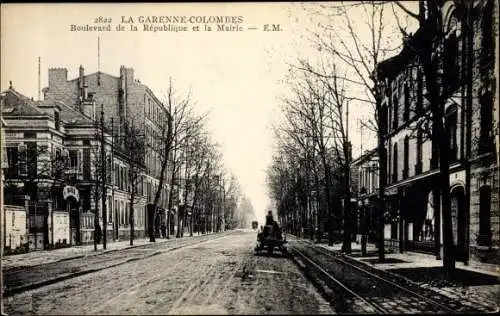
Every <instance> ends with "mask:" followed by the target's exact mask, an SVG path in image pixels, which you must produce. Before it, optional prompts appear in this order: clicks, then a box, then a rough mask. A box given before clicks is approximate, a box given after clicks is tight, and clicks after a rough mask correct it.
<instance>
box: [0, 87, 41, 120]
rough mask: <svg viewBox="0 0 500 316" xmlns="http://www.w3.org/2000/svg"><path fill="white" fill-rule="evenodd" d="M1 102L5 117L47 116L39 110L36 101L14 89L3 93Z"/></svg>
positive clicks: (0, 98)
mask: <svg viewBox="0 0 500 316" xmlns="http://www.w3.org/2000/svg"><path fill="white" fill-rule="evenodd" d="M0 100H1V101H0V102H1V108H2V115H3V116H4V117H15V116H41V115H45V113H44V112H43V111H41V110H40V109H38V107H37V106H36V103H35V101H33V100H32V99H30V98H28V97H27V96H25V95H23V94H21V93H19V92H17V91H16V90H14V88H12V87H10V88H9V89H7V90H5V91H3V92H2V94H1V97H0Z"/></svg>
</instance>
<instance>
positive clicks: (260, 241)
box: [255, 222, 288, 255]
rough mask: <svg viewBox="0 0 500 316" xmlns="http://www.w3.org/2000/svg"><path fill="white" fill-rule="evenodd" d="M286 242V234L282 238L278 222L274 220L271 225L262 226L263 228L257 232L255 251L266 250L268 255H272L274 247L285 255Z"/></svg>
mask: <svg viewBox="0 0 500 316" xmlns="http://www.w3.org/2000/svg"><path fill="white" fill-rule="evenodd" d="M286 243H287V241H286V236H285V238H283V236H282V234H281V229H280V228H279V226H278V224H277V223H276V222H274V224H273V225H266V226H264V229H263V230H262V231H260V232H259V233H258V234H257V245H256V246H255V252H257V253H259V252H261V251H263V250H266V251H267V254H268V255H272V254H273V251H274V249H277V250H279V251H280V252H281V253H282V254H283V255H287V254H288V252H287V249H286V246H285V244H286Z"/></svg>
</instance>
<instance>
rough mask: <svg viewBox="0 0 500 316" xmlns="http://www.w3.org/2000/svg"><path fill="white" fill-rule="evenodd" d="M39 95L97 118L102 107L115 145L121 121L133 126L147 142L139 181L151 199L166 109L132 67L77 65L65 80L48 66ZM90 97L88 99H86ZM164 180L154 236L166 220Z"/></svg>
mask: <svg viewBox="0 0 500 316" xmlns="http://www.w3.org/2000/svg"><path fill="white" fill-rule="evenodd" d="M43 95H44V99H45V100H58V101H62V102H64V103H66V104H68V105H70V106H71V107H73V108H74V109H77V110H78V111H80V112H82V113H86V114H87V115H88V116H90V117H95V118H96V119H97V120H99V119H100V109H101V107H102V108H103V110H104V113H105V118H104V120H105V122H106V123H105V124H106V125H107V126H111V125H113V127H112V128H113V136H114V139H115V143H116V144H118V143H119V142H120V141H121V140H123V126H124V123H125V122H128V123H129V124H133V125H134V126H136V127H137V128H138V129H139V130H140V133H141V134H142V135H143V136H144V138H145V139H146V142H147V144H148V146H146V148H147V150H146V153H145V163H146V170H145V172H144V174H143V176H142V182H143V187H144V194H145V196H146V201H147V204H150V203H152V202H153V200H154V195H155V193H156V191H157V188H158V185H159V178H160V171H161V164H160V161H161V158H162V157H161V155H160V153H159V150H158V148H159V147H160V138H161V136H162V133H163V132H164V128H165V126H166V125H165V122H166V120H167V109H166V107H165V106H164V105H163V104H162V102H160V100H159V99H158V98H157V97H156V96H155V95H154V93H153V92H152V91H151V90H150V89H149V88H148V87H147V86H146V85H144V84H142V83H141V82H140V81H139V80H137V79H135V78H134V70H133V69H131V68H126V67H124V66H121V67H120V71H119V76H112V75H109V74H106V73H102V72H99V71H98V72H95V73H91V74H88V75H85V73H84V68H83V67H81V66H80V68H79V75H78V77H76V78H74V79H68V70H67V69H66V68H51V69H49V85H48V87H46V88H44V89H43ZM90 100H91V101H92V102H89V101H90ZM92 104H93V105H92ZM96 108H97V110H96ZM118 169H120V167H119V166H116V165H115V166H114V170H118ZM167 174H169V172H167ZM167 183H168V181H164V188H163V189H162V190H161V192H162V194H161V199H160V202H159V209H158V210H157V211H159V214H160V215H161V216H157V217H156V223H155V225H154V226H155V231H156V234H157V235H158V234H159V232H160V225H161V223H162V222H164V221H165V220H166V218H165V216H166V213H165V210H166V209H167V208H168V207H167V202H168V199H167V197H168V187H167ZM141 213H144V214H146V213H147V205H145V206H144V207H143V208H142V210H141ZM146 218H147V217H146ZM171 224H173V221H171ZM149 227H150V226H149V223H148V220H146V222H145V223H144V229H146V231H147V229H148V228H149ZM109 231H111V227H109ZM120 236H121V234H120Z"/></svg>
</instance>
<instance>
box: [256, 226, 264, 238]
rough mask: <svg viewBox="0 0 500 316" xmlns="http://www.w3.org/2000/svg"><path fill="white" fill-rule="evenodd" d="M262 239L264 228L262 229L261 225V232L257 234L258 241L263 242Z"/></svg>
mask: <svg viewBox="0 0 500 316" xmlns="http://www.w3.org/2000/svg"><path fill="white" fill-rule="evenodd" d="M262 237H264V227H262V225H260V230H259V232H258V233H257V241H261V240H262Z"/></svg>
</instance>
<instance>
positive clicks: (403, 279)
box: [317, 244, 493, 314]
mask: <svg viewBox="0 0 500 316" xmlns="http://www.w3.org/2000/svg"><path fill="white" fill-rule="evenodd" d="M317 246H319V247H321V248H323V249H325V250H327V251H329V252H333V253H339V252H337V251H335V250H331V249H328V248H326V247H324V246H323V245H321V244H319V245H318V244H317ZM340 255H341V256H342V257H344V258H347V259H348V260H351V261H355V262H357V263H361V264H362V265H364V266H365V267H367V268H369V269H373V270H376V271H377V272H378V273H381V274H386V275H387V276H390V277H393V278H395V279H398V280H400V282H406V283H407V284H409V285H411V286H413V287H415V288H418V289H421V290H424V291H432V292H433V293H436V294H439V295H442V296H444V297H446V298H447V299H450V300H452V301H458V302H460V303H461V302H463V301H464V298H463V297H459V298H456V297H452V296H450V295H449V294H453V293H448V292H447V291H442V290H440V289H439V288H437V287H434V286H423V285H422V284H419V283H417V282H415V281H413V280H411V279H409V278H407V277H405V276H403V275H400V274H397V273H394V272H391V271H388V270H384V269H378V268H376V267H375V266H373V265H371V264H369V263H368V262H365V261H362V260H360V259H358V258H355V257H352V256H349V255H346V254H343V253H340ZM466 301H468V302H471V301H469V300H467V299H466ZM461 305H463V304H461ZM463 306H466V305H463ZM466 307H467V308H469V306H466ZM485 308H487V307H485V306H481V307H473V309H474V310H476V311H478V312H479V311H480V310H481V312H483V313H487V314H490V313H493V312H492V311H491V310H490V309H488V310H484V309H485Z"/></svg>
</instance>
